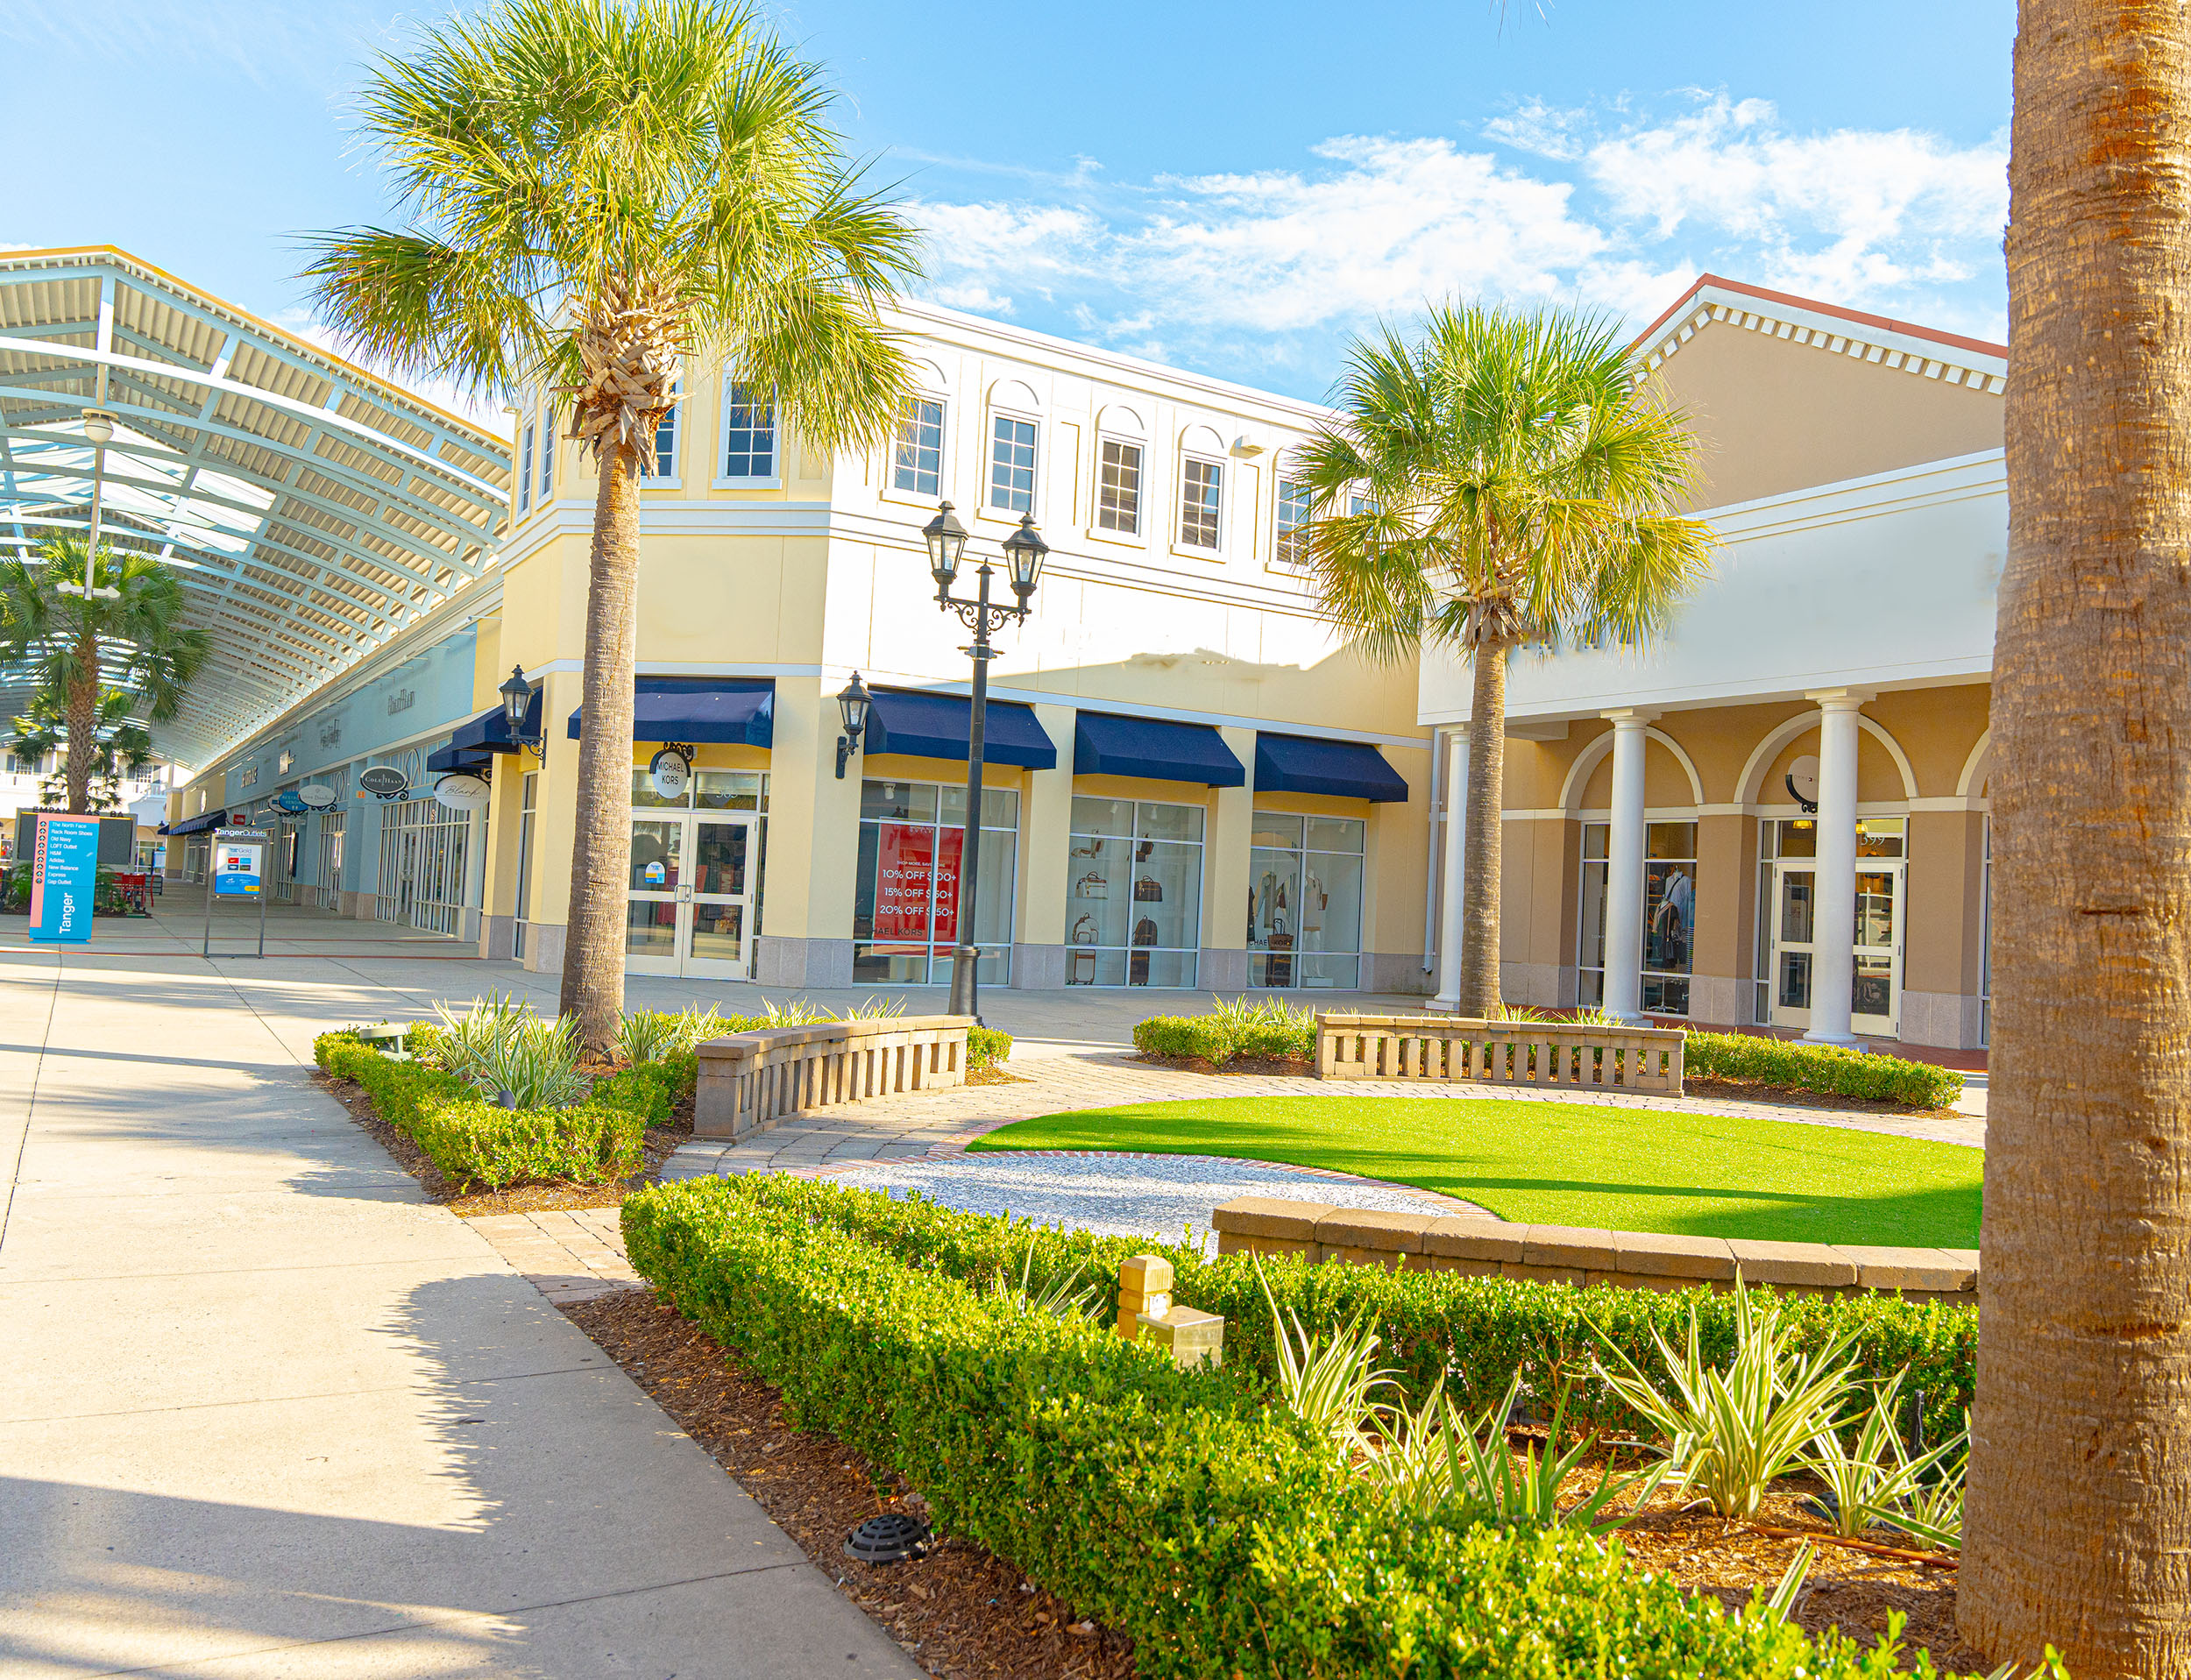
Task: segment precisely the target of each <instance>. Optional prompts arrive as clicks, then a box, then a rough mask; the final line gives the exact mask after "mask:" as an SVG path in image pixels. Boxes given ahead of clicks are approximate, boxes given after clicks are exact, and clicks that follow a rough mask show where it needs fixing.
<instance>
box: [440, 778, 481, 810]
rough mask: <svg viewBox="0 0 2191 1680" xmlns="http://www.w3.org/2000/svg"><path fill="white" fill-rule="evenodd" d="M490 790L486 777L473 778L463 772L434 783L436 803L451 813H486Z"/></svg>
mask: <svg viewBox="0 0 2191 1680" xmlns="http://www.w3.org/2000/svg"><path fill="white" fill-rule="evenodd" d="M488 792H489V789H488V786H487V782H486V777H485V776H472V775H469V774H467V773H466V772H464V771H463V770H458V771H456V772H454V773H453V774H451V775H449V776H443V777H442V779H441V780H440V781H438V782H436V783H434V801H435V803H436V805H443V806H444V807H446V808H447V809H449V810H450V811H485V810H486V808H487V797H488Z"/></svg>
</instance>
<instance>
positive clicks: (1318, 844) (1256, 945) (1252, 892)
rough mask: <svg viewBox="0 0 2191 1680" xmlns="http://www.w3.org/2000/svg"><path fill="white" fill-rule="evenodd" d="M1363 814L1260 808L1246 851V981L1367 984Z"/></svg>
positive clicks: (1303, 984) (1272, 984)
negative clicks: (1364, 972) (1364, 966)
mask: <svg viewBox="0 0 2191 1680" xmlns="http://www.w3.org/2000/svg"><path fill="white" fill-rule="evenodd" d="M1368 833H1369V828H1368V825H1367V824H1365V823H1364V822H1363V821H1362V819H1360V818H1358V817H1297V816H1294V815H1292V814H1290V813H1287V812H1272V811H1259V812H1256V813H1255V819H1254V825H1253V830H1252V833H1251V837H1250V838H1251V846H1250V850H1249V853H1248V905H1247V909H1248V984H1249V985H1251V986H1268V987H1313V988H1320V989H1339V990H1349V991H1351V990H1353V989H1357V988H1358V987H1359V986H1360V985H1361V983H1362V955H1361V952H1362V852H1363V847H1364V843H1365V840H1366V839H1367V836H1368Z"/></svg>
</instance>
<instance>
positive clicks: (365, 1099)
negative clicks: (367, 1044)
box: [312, 1068, 692, 1219]
mask: <svg viewBox="0 0 2191 1680" xmlns="http://www.w3.org/2000/svg"><path fill="white" fill-rule="evenodd" d="M312 1080H313V1082H314V1083H315V1084H316V1085H317V1086H319V1088H321V1089H322V1090H323V1091H325V1092H326V1093H327V1094H328V1095H330V1096H332V1097H333V1098H334V1099H335V1100H336V1101H337V1102H339V1103H341V1104H342V1105H343V1107H344V1109H346V1110H348V1112H349V1115H350V1117H351V1120H352V1121H353V1122H355V1123H356V1124H357V1125H358V1128H359V1129H360V1130H361V1131H367V1132H370V1133H372V1138H373V1140H374V1141H375V1142H376V1143H378V1144H379V1145H380V1147H381V1148H383V1149H385V1150H386V1151H387V1152H388V1153H389V1154H391V1155H393V1156H394V1158H395V1162H396V1165H397V1166H401V1168H402V1169H403V1170H404V1171H405V1172H407V1173H409V1174H410V1175H411V1176H412V1177H413V1178H415V1179H416V1180H418V1181H419V1184H420V1187H422V1188H423V1189H424V1190H425V1192H426V1194H427V1195H428V1196H429V1198H431V1199H432V1200H433V1201H436V1202H440V1203H441V1204H442V1205H443V1207H445V1208H447V1209H449V1210H450V1212H452V1213H456V1214H461V1215H462V1216H464V1217H465V1218H466V1219H477V1218H479V1217H481V1216H485V1215H487V1214H513V1213H554V1212H562V1211H565V1210H568V1209H574V1208H617V1207H621V1206H622V1205H623V1202H624V1197H625V1196H626V1195H627V1194H629V1193H630V1192H631V1191H634V1190H636V1189H638V1188H640V1187H642V1185H648V1184H652V1183H653V1182H654V1181H655V1175H656V1173H659V1172H660V1171H661V1170H662V1164H663V1162H664V1161H666V1160H668V1159H670V1156H671V1154H673V1153H674V1152H676V1150H677V1146H678V1145H680V1144H686V1143H690V1142H691V1139H692V1104H691V1099H689V1098H688V1099H686V1100H685V1101H684V1102H680V1103H679V1104H678V1105H677V1109H676V1110H675V1111H674V1112H673V1113H672V1114H671V1115H670V1124H668V1125H666V1126H649V1127H648V1128H647V1135H646V1137H645V1138H644V1140H643V1141H642V1144H641V1145H640V1147H641V1149H642V1152H643V1155H644V1159H645V1164H644V1165H643V1166H641V1167H640V1169H639V1171H638V1172H636V1173H633V1174H632V1176H631V1177H630V1178H628V1179H624V1180H613V1181H611V1182H609V1183H606V1184H519V1185H513V1186H511V1187H509V1188H508V1189H507V1190H474V1191H471V1192H469V1193H467V1194H457V1191H456V1189H455V1188H454V1187H452V1186H451V1185H450V1182H449V1180H447V1179H446V1178H444V1177H443V1176H442V1172H441V1169H440V1168H439V1167H437V1166H435V1165H434V1163H433V1162H431V1161H430V1160H429V1159H426V1154H425V1152H424V1151H422V1149H420V1148H419V1146H418V1145H416V1144H415V1143H413V1142H412V1141H411V1140H410V1139H409V1138H407V1137H406V1136H404V1134H403V1133H401V1132H400V1131H397V1130H396V1129H395V1128H394V1126H392V1125H390V1124H388V1123H387V1122H386V1121H385V1120H383V1119H382V1118H381V1117H380V1116H379V1114H377V1113H376V1112H375V1111H374V1109H373V1106H372V1098H371V1097H369V1096H367V1095H365V1087H364V1086H362V1085H359V1084H357V1083H356V1082H354V1081H351V1080H346V1079H330V1078H329V1077H328V1076H327V1075H326V1074H324V1073H323V1072H321V1071H320V1070H318V1069H317V1068H315V1069H314V1070H313V1073H312Z"/></svg>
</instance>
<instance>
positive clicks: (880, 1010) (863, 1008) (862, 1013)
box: [834, 997, 905, 1021]
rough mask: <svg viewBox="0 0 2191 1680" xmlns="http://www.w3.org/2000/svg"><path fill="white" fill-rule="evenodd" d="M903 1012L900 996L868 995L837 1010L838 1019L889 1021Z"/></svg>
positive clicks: (903, 1004) (902, 1000) (902, 999)
mask: <svg viewBox="0 0 2191 1680" xmlns="http://www.w3.org/2000/svg"><path fill="white" fill-rule="evenodd" d="M904 1013H905V1000H904V998H902V997H870V998H867V999H865V1000H864V1001H862V1002H861V1003H854V1004H853V1005H851V1006H850V1007H849V1008H847V1009H844V1010H839V1011H838V1013H837V1015H836V1017H834V1018H836V1019H837V1020H840V1021H889V1020H895V1019H896V1018H897V1017H898V1016H901V1015H903V1014H904Z"/></svg>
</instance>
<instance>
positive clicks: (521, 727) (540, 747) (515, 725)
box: [495, 665, 548, 759]
mask: <svg viewBox="0 0 2191 1680" xmlns="http://www.w3.org/2000/svg"><path fill="white" fill-rule="evenodd" d="M495 692H496V693H497V694H500V696H501V697H502V715H503V716H504V717H505V718H507V719H509V724H510V739H511V740H512V741H515V742H516V743H517V744H518V745H519V746H521V747H523V748H527V749H528V751H530V752H531V753H532V755H534V756H535V758H542V759H544V758H546V757H547V755H548V751H547V746H548V744H547V741H545V740H544V739H543V738H542V737H541V736H538V735H528V734H526V733H525V713H526V712H528V711H529V710H531V709H532V704H533V685H532V684H530V683H528V682H527V681H526V680H525V668H524V666H522V665H513V666H511V667H510V674H509V675H508V676H507V677H505V678H504V679H503V681H502V686H501V687H500V688H498V689H497V690H495Z"/></svg>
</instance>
